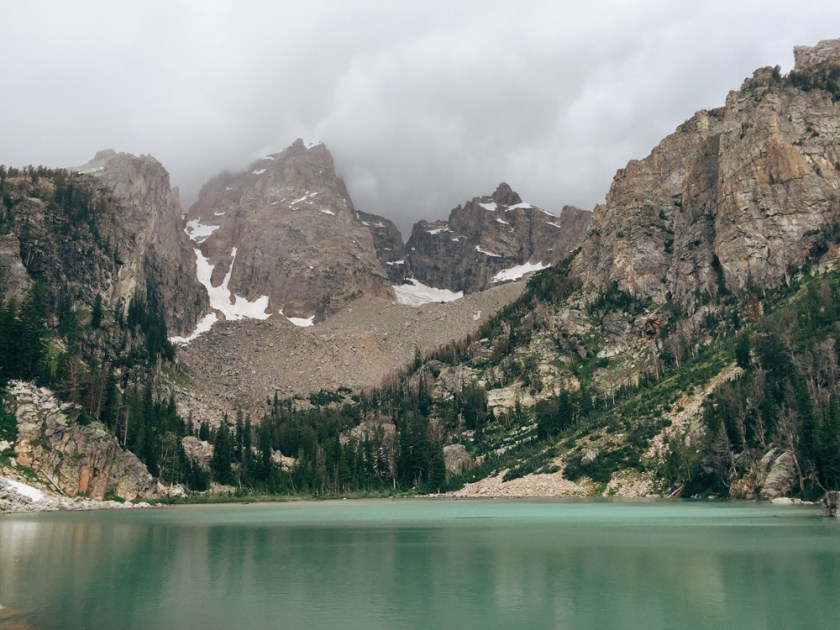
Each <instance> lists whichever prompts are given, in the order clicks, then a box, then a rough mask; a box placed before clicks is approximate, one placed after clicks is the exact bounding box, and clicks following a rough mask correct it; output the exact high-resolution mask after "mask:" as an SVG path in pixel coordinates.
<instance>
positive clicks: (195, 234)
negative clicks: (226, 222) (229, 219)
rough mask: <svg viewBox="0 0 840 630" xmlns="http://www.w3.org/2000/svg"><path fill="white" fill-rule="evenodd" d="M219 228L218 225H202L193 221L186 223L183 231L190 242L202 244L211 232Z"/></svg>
mask: <svg viewBox="0 0 840 630" xmlns="http://www.w3.org/2000/svg"><path fill="white" fill-rule="evenodd" d="M219 227H220V226H218V225H204V224H203V223H201V222H200V221H199V220H198V219H193V220H192V221H188V222H187V227H186V228H185V229H184V231H185V232H186V233H187V236H189V237H190V240H193V241H195V242H196V243H203V242H204V241H206V240H207V238H208V237H209V236H210V235H211V234H212V233H213V232H215V231H216V230H218V229H219Z"/></svg>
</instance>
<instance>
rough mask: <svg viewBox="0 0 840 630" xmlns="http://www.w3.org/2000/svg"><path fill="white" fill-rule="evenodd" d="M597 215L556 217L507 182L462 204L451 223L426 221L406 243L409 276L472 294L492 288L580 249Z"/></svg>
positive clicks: (572, 211) (573, 211) (566, 212)
mask: <svg viewBox="0 0 840 630" xmlns="http://www.w3.org/2000/svg"><path fill="white" fill-rule="evenodd" d="M590 216H591V213H589V212H585V211H583V210H579V209H578V208H574V207H572V206H566V207H565V208H563V211H562V212H561V214H560V216H555V215H553V214H551V213H549V212H546V211H545V210H542V209H540V208H537V207H536V206H533V205H531V204H528V203H523V201H522V199H521V198H520V197H519V195H518V194H516V193H515V192H514V191H513V190H511V188H510V186H508V185H507V184H504V183H503V184H500V185H499V187H498V188H497V189H496V192H494V193H493V194H492V195H490V196H486V197H476V198H474V199H473V200H472V201H468V202H467V203H466V204H464V205H463V206H458V207H457V208H455V209H454V210H452V212H451V213H450V215H449V219H448V220H447V221H433V222H427V221H420V222H419V223H417V224H415V225H414V228H413V229H412V232H411V237H410V238H409V239H408V243H407V245H406V257H407V263H408V271H407V273H408V274H409V275H410V276H411V277H413V278H415V279H416V280H418V281H420V282H422V283H423V284H426V285H429V286H432V287H436V288H440V289H449V290H451V291H464V292H465V293H470V292H473V291H480V290H482V289H486V288H487V287H489V286H492V285H493V283H494V282H495V281H500V280H499V279H498V278H496V274H498V273H499V272H501V271H503V270H506V269H511V268H513V267H517V266H519V265H523V264H525V263H532V264H533V265H534V267H533V268H537V267H538V265H539V266H547V265H549V264H551V263H556V262H559V261H560V260H562V259H563V258H565V257H566V256H567V255H568V254H569V252H570V251H571V250H573V249H574V248H575V247H577V246H578V244H579V243H580V240H581V239H582V238H583V235H584V233H585V230H586V226H587V223H588V221H589V218H590Z"/></svg>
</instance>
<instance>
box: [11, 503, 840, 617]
mask: <svg viewBox="0 0 840 630" xmlns="http://www.w3.org/2000/svg"><path fill="white" fill-rule="evenodd" d="M0 604H2V605H3V606H4V609H3V610H0V626H2V625H3V624H4V623H5V624H8V625H12V624H20V625H22V626H24V627H35V628H41V627H44V628H156V629H165V628H167V629H168V628H308V629H314V628H343V629H349V628H366V629H374V628H521V629H523V630H525V629H530V628H738V629H739V630H743V629H746V628H837V627H838V623H840V621H839V620H840V521H838V520H837V519H831V520H829V519H822V518H820V517H819V516H818V509H817V508H816V507H813V506H806V507H801V506H768V505H758V504H751V503H726V502H721V503H713V502H712V503H710V502H705V503H701V502H629V503H623V502H565V501H542V502H540V501H489V500H488V501H449V500H447V501H437V500H398V501H394V500H377V501H333V502H323V503H287V504H262V505H248V506H244V505H236V506H196V507H179V508H169V509H156V510H142V511H141V510H134V511H119V512H95V513H57V514H39V515H19V516H5V517H0Z"/></svg>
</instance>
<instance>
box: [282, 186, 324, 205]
mask: <svg viewBox="0 0 840 630" xmlns="http://www.w3.org/2000/svg"><path fill="white" fill-rule="evenodd" d="M317 194H318V193H317V192H314V193H311V192H309V191H308V190H307V191H306V193H304V195H303V197H301V198H300V199H293V200H292V202H291V203H290V204H289V205H290V206H294V205H296V204H299V203H303V202H304V201H307V200H308V199H312V197H314V196H315V195H317Z"/></svg>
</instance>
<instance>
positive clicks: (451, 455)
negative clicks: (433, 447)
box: [443, 444, 473, 475]
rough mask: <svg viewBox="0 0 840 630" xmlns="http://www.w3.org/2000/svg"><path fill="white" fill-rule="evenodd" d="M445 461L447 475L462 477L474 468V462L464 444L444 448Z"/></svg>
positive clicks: (449, 445)
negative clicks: (461, 475)
mask: <svg viewBox="0 0 840 630" xmlns="http://www.w3.org/2000/svg"><path fill="white" fill-rule="evenodd" d="M443 461H444V464H445V466H446V474H447V475H460V474H461V473H462V472H465V471H467V470H469V469H470V468H472V467H473V460H472V457H470V454H469V453H467V449H466V448H465V447H464V445H463V444H448V445H446V446H444V447H443Z"/></svg>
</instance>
